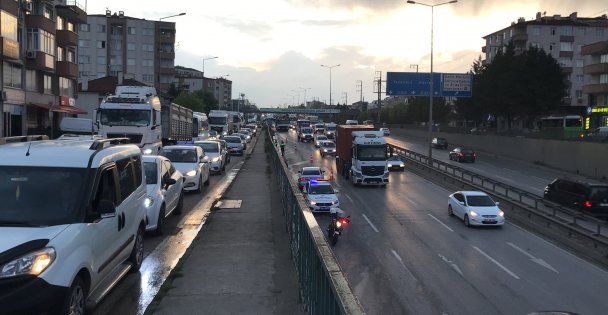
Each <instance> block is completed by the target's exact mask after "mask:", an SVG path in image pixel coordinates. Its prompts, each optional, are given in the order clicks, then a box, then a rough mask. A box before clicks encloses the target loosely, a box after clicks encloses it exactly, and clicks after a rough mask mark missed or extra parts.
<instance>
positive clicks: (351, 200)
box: [344, 194, 355, 203]
mask: <svg viewBox="0 0 608 315" xmlns="http://www.w3.org/2000/svg"><path fill="white" fill-rule="evenodd" d="M344 196H346V198H348V200H350V202H352V203H355V202H354V201H353V198H351V197H350V196H349V195H348V194H344Z"/></svg>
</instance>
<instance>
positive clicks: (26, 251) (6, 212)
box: [0, 137, 146, 314]
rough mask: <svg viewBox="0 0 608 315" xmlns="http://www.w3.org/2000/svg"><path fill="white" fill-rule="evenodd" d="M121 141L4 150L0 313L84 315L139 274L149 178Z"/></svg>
mask: <svg viewBox="0 0 608 315" xmlns="http://www.w3.org/2000/svg"><path fill="white" fill-rule="evenodd" d="M26 139H27V138H26V137H23V141H25V140H26ZM118 141H119V140H116V139H92V140H74V141H65V140H41V141H40V140H39V141H29V142H27V143H24V142H19V143H9V144H3V145H0V187H2V188H1V189H0V200H2V206H1V207H0V208H1V209H2V211H0V253H1V254H0V257H1V258H0V274H1V282H2V294H1V295H0V305H1V306H2V307H0V313H2V314H84V313H85V311H86V310H85V307H86V305H88V306H89V307H92V306H94V305H95V303H97V302H98V301H99V299H100V298H102V297H103V296H105V294H106V293H108V292H110V290H111V289H112V288H113V287H114V286H115V284H116V283H118V282H119V280H120V279H121V278H123V277H124V276H125V275H126V274H127V272H135V273H136V272H138V270H139V268H140V266H141V264H142V261H143V259H144V233H145V229H146V223H145V222H146V209H145V205H144V202H143V201H144V199H145V197H146V182H145V180H144V178H145V174H144V171H143V164H142V155H141V151H140V148H139V147H137V146H136V145H133V144H118ZM26 151H27V152H28V154H25V153H24V152H26ZM30 153H31V154H30Z"/></svg>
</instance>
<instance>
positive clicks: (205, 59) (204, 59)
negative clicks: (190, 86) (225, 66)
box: [203, 56, 219, 78]
mask: <svg viewBox="0 0 608 315" xmlns="http://www.w3.org/2000/svg"><path fill="white" fill-rule="evenodd" d="M217 58H219V57H218V56H215V57H209V58H203V78H204V77H205V61H207V60H211V59H217Z"/></svg>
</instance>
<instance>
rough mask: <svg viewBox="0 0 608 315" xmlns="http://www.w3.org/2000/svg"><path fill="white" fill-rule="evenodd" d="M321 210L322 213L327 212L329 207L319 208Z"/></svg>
mask: <svg viewBox="0 0 608 315" xmlns="http://www.w3.org/2000/svg"><path fill="white" fill-rule="evenodd" d="M319 210H320V211H327V210H329V207H319Z"/></svg>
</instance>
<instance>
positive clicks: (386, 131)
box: [378, 127, 391, 136]
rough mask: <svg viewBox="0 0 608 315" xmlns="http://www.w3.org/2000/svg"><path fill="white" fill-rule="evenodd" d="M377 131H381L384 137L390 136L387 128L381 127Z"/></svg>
mask: <svg viewBox="0 0 608 315" xmlns="http://www.w3.org/2000/svg"><path fill="white" fill-rule="evenodd" d="M378 130H380V131H382V133H383V134H384V135H385V136H390V135H391V130H390V129H388V127H381V128H380V129H378Z"/></svg>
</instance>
